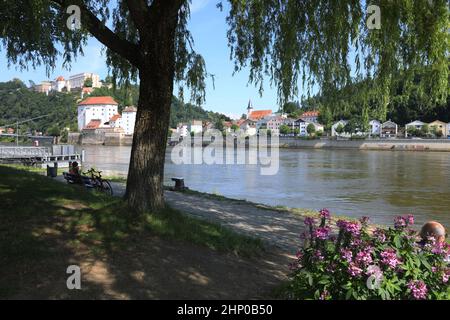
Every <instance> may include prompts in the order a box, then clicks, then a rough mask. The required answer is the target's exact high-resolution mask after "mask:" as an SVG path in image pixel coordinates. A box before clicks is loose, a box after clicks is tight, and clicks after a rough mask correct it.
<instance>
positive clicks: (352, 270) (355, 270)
mask: <svg viewBox="0 0 450 320" xmlns="http://www.w3.org/2000/svg"><path fill="white" fill-rule="evenodd" d="M347 271H348V273H349V274H350V275H351V276H352V277H357V276H359V275H361V273H362V272H363V270H362V269H361V268H360V267H358V266H357V265H356V264H355V263H353V262H351V263H350V265H349V266H348V269H347Z"/></svg>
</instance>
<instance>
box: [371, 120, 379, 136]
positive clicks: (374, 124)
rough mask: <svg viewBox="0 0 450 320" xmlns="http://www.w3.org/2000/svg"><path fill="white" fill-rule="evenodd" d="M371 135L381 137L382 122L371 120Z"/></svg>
mask: <svg viewBox="0 0 450 320" xmlns="http://www.w3.org/2000/svg"><path fill="white" fill-rule="evenodd" d="M369 134H370V135H371V136H379V135H381V122H380V121H378V120H371V121H370V122H369Z"/></svg>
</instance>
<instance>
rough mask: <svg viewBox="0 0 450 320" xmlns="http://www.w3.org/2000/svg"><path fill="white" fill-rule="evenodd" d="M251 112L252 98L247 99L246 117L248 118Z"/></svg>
mask: <svg viewBox="0 0 450 320" xmlns="http://www.w3.org/2000/svg"><path fill="white" fill-rule="evenodd" d="M252 112H253V106H252V100H248V107H247V118H249V116H250V114H251V113H252Z"/></svg>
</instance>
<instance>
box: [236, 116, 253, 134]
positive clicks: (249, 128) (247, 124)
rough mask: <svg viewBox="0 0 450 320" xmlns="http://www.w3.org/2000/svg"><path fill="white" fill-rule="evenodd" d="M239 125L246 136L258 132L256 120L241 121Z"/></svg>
mask: <svg viewBox="0 0 450 320" xmlns="http://www.w3.org/2000/svg"><path fill="white" fill-rule="evenodd" d="M238 126H239V129H240V130H241V132H242V133H243V134H244V135H246V136H254V135H256V134H257V131H256V122H255V121H252V120H250V119H246V120H244V121H241V122H240V123H239V124H238Z"/></svg>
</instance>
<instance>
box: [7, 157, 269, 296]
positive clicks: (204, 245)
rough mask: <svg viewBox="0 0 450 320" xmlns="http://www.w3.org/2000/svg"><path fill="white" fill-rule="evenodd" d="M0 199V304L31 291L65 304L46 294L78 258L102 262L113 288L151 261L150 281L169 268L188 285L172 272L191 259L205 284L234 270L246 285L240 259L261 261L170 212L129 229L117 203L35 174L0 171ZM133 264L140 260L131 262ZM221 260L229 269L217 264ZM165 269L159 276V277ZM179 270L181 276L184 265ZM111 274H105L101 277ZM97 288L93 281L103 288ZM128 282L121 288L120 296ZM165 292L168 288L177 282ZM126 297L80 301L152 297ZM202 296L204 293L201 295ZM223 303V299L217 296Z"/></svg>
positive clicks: (227, 234)
mask: <svg viewBox="0 0 450 320" xmlns="http://www.w3.org/2000/svg"><path fill="white" fill-rule="evenodd" d="M0 199H1V205H0V252H1V255H0V265H1V266H2V268H1V270H0V298H11V297H19V298H20V297H22V296H23V295H24V297H28V296H27V294H26V291H27V290H36V289H37V288H42V290H41V291H39V293H37V294H35V295H32V297H40V298H52V297H54V298H61V297H62V298H64V297H65V298H73V297H74V296H67V292H64V291H63V289H61V288H59V289H57V290H56V289H55V288H53V284H52V283H53V282H55V281H59V280H61V281H62V280H63V279H64V277H66V275H65V268H66V266H68V265H69V264H70V263H76V264H77V263H79V260H78V259H81V258H80V257H83V258H82V259H81V260H82V262H80V263H81V264H83V263H86V264H88V265H90V266H91V267H93V266H94V267H95V266H96V264H95V263H97V262H98V261H102V262H103V263H105V264H107V265H108V266H109V267H110V269H120V268H122V269H124V270H126V271H123V272H117V273H114V274H115V275H116V277H115V278H114V279H115V282H114V281H113V282H114V283H116V282H117V281H118V280H117V279H122V280H123V281H125V279H123V277H124V276H125V274H127V277H129V276H130V274H132V273H133V272H137V271H136V270H134V271H131V270H129V268H131V266H132V269H139V268H142V269H143V270H145V269H146V266H145V265H144V266H143V265H142V263H143V261H145V260H146V259H150V258H152V257H153V258H154V259H150V260H148V264H149V265H151V266H153V267H154V268H156V269H158V270H159V271H158V270H157V271H155V270H153V271H154V272H155V274H158V272H161V277H164V276H168V275H166V273H167V272H168V270H169V269H170V268H171V265H170V264H169V262H170V261H172V267H173V268H175V267H177V269H176V272H177V275H178V276H179V277H180V279H184V277H188V275H189V274H190V273H189V272H191V273H193V274H195V272H194V271H192V270H191V271H189V272H187V271H186V270H181V268H182V267H181V266H178V265H177V264H178V263H181V262H183V259H184V262H183V264H187V263H190V262H192V261H195V259H198V262H197V265H196V267H197V268H199V269H202V268H203V269H202V270H203V272H204V273H205V274H208V275H209V278H210V279H213V280H214V279H215V278H214V277H215V276H217V277H219V276H218V274H216V272H218V271H220V270H219V269H220V268H238V267H239V264H240V263H241V264H242V265H241V269H240V270H241V271H242V272H244V274H243V276H244V277H247V278H248V277H249V276H248V275H245V270H246V268H247V269H248V272H249V273H251V274H254V273H255V271H254V270H253V271H252V270H251V269H252V268H255V266H254V265H253V262H250V261H251V260H246V259H251V258H252V257H260V256H261V255H265V253H264V249H263V245H262V243H261V241H259V240H257V239H253V238H249V237H246V236H243V235H239V234H237V233H234V232H233V231H231V230H229V229H226V228H223V227H221V226H219V225H216V224H212V223H209V222H205V221H201V220H197V219H194V218H191V217H188V216H186V215H183V214H182V213H180V212H177V211H175V210H173V209H171V208H166V209H165V210H164V211H163V212H161V213H159V214H150V213H149V214H146V215H143V216H142V217H141V218H140V219H139V220H138V221H136V219H133V218H132V217H131V215H130V214H129V211H128V209H127V207H126V205H125V204H124V202H123V201H122V200H121V199H120V198H112V197H107V196H104V195H101V194H97V193H92V192H88V191H86V190H84V189H83V188H81V187H78V186H70V185H65V184H62V183H60V182H57V181H53V180H51V179H50V178H47V177H45V176H42V175H39V174H37V173H33V172H28V171H24V170H19V169H17V168H12V167H8V166H0ZM164 248H165V250H166V251H165V250H163V249H164ZM183 250H184V251H183ZM147 251H148V252H147ZM144 252H147V254H144ZM166 254H167V256H166ZM171 254H172V255H173V257H176V256H177V255H178V256H179V257H178V259H179V260H180V261H177V259H176V258H173V260H171V258H170V257H171ZM128 255H130V256H128ZM140 256H142V258H139V259H137V258H136V257H140ZM222 256H225V257H227V259H229V261H221V259H222V258H221V257H222ZM136 259H137V260H136ZM155 259H161V261H162V260H163V259H166V260H167V261H165V260H164V261H162V262H161V261H160V262H161V263H159V264H157V265H156V264H155V263H156V262H157V261H158V260H155ZM205 259H210V261H209V262H208V263H209V264H208V265H202V263H203V260H205ZM81 260H80V261H81ZM191 260H192V261H191ZM166 263H167V264H168V266H167V267H164V268H166V270H164V268H163V269H162V270H160V269H161V266H164V265H165V264H166ZM153 264H155V265H153ZM215 264H216V267H217V268H218V271H216V270H210V269H209V268H211V269H213V268H215ZM138 266H139V267H138ZM192 267H194V266H192ZM185 268H187V269H189V265H188V266H185ZM108 270H109V269H108ZM222 271H223V272H229V270H228V271H226V270H222ZM235 271H236V270H235ZM142 272H144V273H145V271H142ZM183 272H187V273H186V274H187V275H185V276H182V275H183V274H184V273H183ZM111 273H113V272H112V271H111V270H109V273H108V274H111ZM197 273H198V271H197ZM263 273H264V272H263ZM98 274H100V273H97V275H98ZM146 274H150V272H149V271H148V272H147V273H146ZM169 274H170V272H169ZM177 275H172V277H171V278H170V279H166V281H165V282H164V283H170V282H171V281H175V280H176V278H177ZM260 276H262V274H261V275H260ZM264 276H267V277H269V274H266V273H264ZM148 277H150V276H148ZM188 278H189V277H188ZM58 279H59V280H58ZM133 279H134V278H133ZM189 279H191V278H189ZM94 280H95V279H94ZM97 280H98V279H97ZM103 280H104V281H103V282H102V281H100V280H98V281H100V283H103V284H104V283H108V281H106V280H105V279H103ZM141 280H142V279H141ZM157 280H160V279H154V278H152V283H153V284H154V283H155V281H156V282H157ZM105 281H106V282H105ZM111 281H112V280H111ZM130 281H131V280H128V282H126V285H124V286H123V287H126V288H128V286H129V283H130ZM133 281H134V280H133ZM146 281H150V280H148V279H146V278H145V277H144V280H142V283H147V282H146ZM184 281H185V283H186V280H185V279H184ZM190 281H193V283H194V284H192V286H196V285H198V283H197V282H201V281H200V280H199V279H195V281H194V280H192V279H191V280H190ZM205 281H206V280H205ZM211 281H212V280H211ZM236 281H237V282H239V281H244V280H243V279H241V280H239V279H236ZM63 283H64V284H65V282H63ZM92 283H95V281H92ZM149 283H150V282H149ZM173 285H174V286H175V287H176V286H177V282H174V284H173ZM186 285H187V284H186ZM230 285H231V284H230ZM123 287H122V288H123ZM255 288H256V287H255ZM128 289H129V290H128ZM128 289H127V290H125V289H124V290H123V291H125V292H126V293H127V294H128V296H127V294H125V293H123V292H122V294H124V296H121V295H120V294H118V295H113V294H105V292H106V291H108V290H106V289H105V285H103V286H101V287H100V286H99V287H96V286H95V288H94V289H92V290H93V291H92V290H91V291H89V292H90V295H88V298H91V297H92V298H98V297H99V295H100V296H101V297H107V298H111V297H114V298H130V297H131V298H133V297H138V298H140V297H145V298H152V297H153V296H152V295H151V294H149V293H146V294H144V293H142V292H140V293H139V294H136V293H135V291H133V290H132V289H130V288H128ZM155 290H156V289H155ZM208 290H210V289H205V292H208ZM211 290H212V289H211ZM230 290H231V289H230ZM255 290H256V289H255ZM118 291H120V290H118ZM55 292H59V294H55ZM155 292H156V293H155V295H156V296H154V297H156V298H160V297H161V296H162V297H164V294H168V291H167V292H166V291H164V290H163V289H158V290H156V291H155ZM210 293H211V295H212V296H214V294H216V292H215V291H214V290H212V291H211V292H210ZM233 294H234V293H233ZM249 294H250V293H249ZM200 296H201V295H200ZM219 296H220V295H219ZM223 296H224V297H226V295H225V293H224V295H223ZM75 297H78V296H76V295H75ZM79 297H85V296H83V295H81V296H79ZM168 297H173V295H172V296H168ZM180 297H184V296H183V295H181V296H180ZM206 297H208V296H206ZM230 297H232V295H231V296H230Z"/></svg>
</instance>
